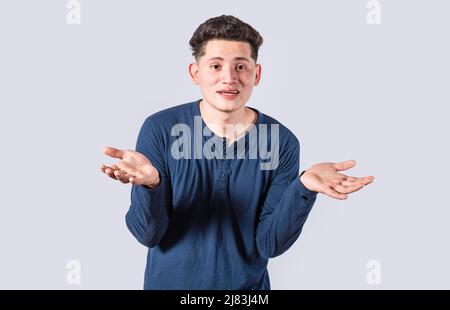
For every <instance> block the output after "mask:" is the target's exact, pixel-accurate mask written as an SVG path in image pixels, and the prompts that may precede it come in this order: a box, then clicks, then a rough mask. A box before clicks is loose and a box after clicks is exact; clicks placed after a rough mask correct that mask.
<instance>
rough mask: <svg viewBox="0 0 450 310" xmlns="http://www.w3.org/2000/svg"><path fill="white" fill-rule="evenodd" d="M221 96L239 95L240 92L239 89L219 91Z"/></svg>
mask: <svg viewBox="0 0 450 310" xmlns="http://www.w3.org/2000/svg"><path fill="white" fill-rule="evenodd" d="M217 93H219V94H220V95H237V94H239V91H238V90H237V89H224V90H219V91H217Z"/></svg>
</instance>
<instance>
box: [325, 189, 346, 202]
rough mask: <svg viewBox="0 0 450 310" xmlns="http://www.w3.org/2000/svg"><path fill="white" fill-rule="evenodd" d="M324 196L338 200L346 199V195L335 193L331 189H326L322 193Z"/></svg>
mask: <svg viewBox="0 0 450 310" xmlns="http://www.w3.org/2000/svg"><path fill="white" fill-rule="evenodd" d="M324 194H326V195H328V196H330V197H332V198H335V199H339V200H344V199H347V195H345V194H341V193H338V192H336V191H335V190H334V189H332V188H331V187H327V188H326V189H325V191H324Z"/></svg>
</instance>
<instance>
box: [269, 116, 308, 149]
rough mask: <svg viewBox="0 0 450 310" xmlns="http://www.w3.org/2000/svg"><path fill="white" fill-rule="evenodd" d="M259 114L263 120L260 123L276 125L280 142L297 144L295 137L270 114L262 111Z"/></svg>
mask: <svg viewBox="0 0 450 310" xmlns="http://www.w3.org/2000/svg"><path fill="white" fill-rule="evenodd" d="M261 114H262V116H263V120H262V122H261V123H260V124H267V125H268V127H271V126H272V125H278V126H277V127H278V133H279V139H280V142H281V144H299V141H298V139H297V137H296V136H295V134H294V133H293V132H292V131H291V130H290V129H289V128H288V127H287V126H285V125H284V124H283V123H281V122H280V121H278V120H277V119H275V118H274V117H272V116H270V115H267V114H264V113H261Z"/></svg>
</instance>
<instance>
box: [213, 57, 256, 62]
mask: <svg viewBox="0 0 450 310" xmlns="http://www.w3.org/2000/svg"><path fill="white" fill-rule="evenodd" d="M212 60H220V61H223V60H224V59H223V58H222V57H211V58H210V59H208V61H212ZM234 60H245V61H248V62H250V60H249V59H248V58H246V57H235V58H234Z"/></svg>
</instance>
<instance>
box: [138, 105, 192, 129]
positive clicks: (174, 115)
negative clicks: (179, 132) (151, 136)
mask: <svg viewBox="0 0 450 310" xmlns="http://www.w3.org/2000/svg"><path fill="white" fill-rule="evenodd" d="M196 102H197V101H192V102H188V103H183V104H179V105H176V106H172V107H168V108H166V109H163V110H160V111H158V112H155V113H153V114H151V115H149V116H148V117H147V118H146V122H152V123H154V124H157V123H160V124H166V125H168V124H172V123H174V122H175V123H177V122H180V121H182V119H183V118H185V117H192V115H193V105H194V104H195V103H196Z"/></svg>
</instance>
